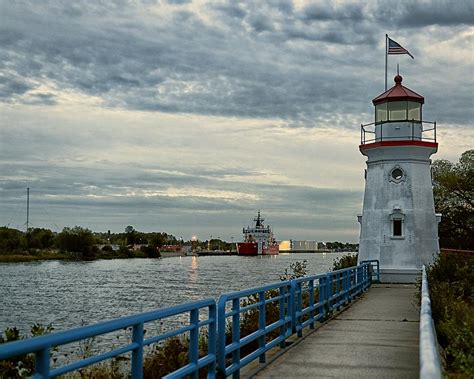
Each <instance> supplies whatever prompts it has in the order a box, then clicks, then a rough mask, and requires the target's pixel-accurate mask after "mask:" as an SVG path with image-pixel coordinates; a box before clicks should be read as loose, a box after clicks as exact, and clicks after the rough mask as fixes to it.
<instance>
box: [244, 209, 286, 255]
mask: <svg viewBox="0 0 474 379" xmlns="http://www.w3.org/2000/svg"><path fill="white" fill-rule="evenodd" d="M254 221H255V225H254V226H253V227H250V226H248V227H247V228H243V230H242V233H243V235H244V242H239V243H237V253H238V255H276V254H278V252H279V246H278V243H277V242H276V241H275V238H274V237H273V231H272V228H271V227H270V226H269V225H267V226H265V224H264V223H263V221H264V219H263V218H262V217H261V215H260V211H258V214H257V217H255V218H254Z"/></svg>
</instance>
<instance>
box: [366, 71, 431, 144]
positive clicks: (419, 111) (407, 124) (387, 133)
mask: <svg viewBox="0 0 474 379" xmlns="http://www.w3.org/2000/svg"><path fill="white" fill-rule="evenodd" d="M394 81H395V85H394V86H393V87H392V88H390V89H389V90H387V91H385V92H384V93H382V94H381V95H379V96H377V97H376V98H375V99H373V100H372V103H373V104H374V106H375V120H374V122H373V123H371V124H367V125H362V126H361V127H362V128H361V145H366V144H371V143H379V142H383V141H385V142H390V141H427V142H432V143H435V142H436V124H435V123H431V122H427V121H423V104H424V102H425V99H424V97H423V96H421V95H419V94H418V93H416V92H415V91H412V90H411V89H409V88H407V87H405V86H404V85H402V81H403V78H402V77H401V76H400V75H398V74H397V75H396V76H395V78H394ZM424 124H425V125H424Z"/></svg>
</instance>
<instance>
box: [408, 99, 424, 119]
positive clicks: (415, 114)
mask: <svg viewBox="0 0 474 379" xmlns="http://www.w3.org/2000/svg"><path fill="white" fill-rule="evenodd" d="M408 120H415V121H421V104H420V103H415V102H414V101H409V102H408Z"/></svg>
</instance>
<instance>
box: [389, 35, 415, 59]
mask: <svg viewBox="0 0 474 379" xmlns="http://www.w3.org/2000/svg"><path fill="white" fill-rule="evenodd" d="M387 38H388V53H387V54H396V55H399V54H408V55H409V56H410V57H412V58H413V59H415V57H414V56H413V55H411V54H410V52H409V51H408V50H407V49H405V48H404V47H402V46H401V45H400V44H399V43H398V42H395V41H394V40H393V39H390V37H387Z"/></svg>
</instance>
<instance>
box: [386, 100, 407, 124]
mask: <svg viewBox="0 0 474 379" xmlns="http://www.w3.org/2000/svg"><path fill="white" fill-rule="evenodd" d="M387 109H388V119H389V120H390V121H399V120H406V119H407V102H406V101H392V102H390V103H387Z"/></svg>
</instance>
